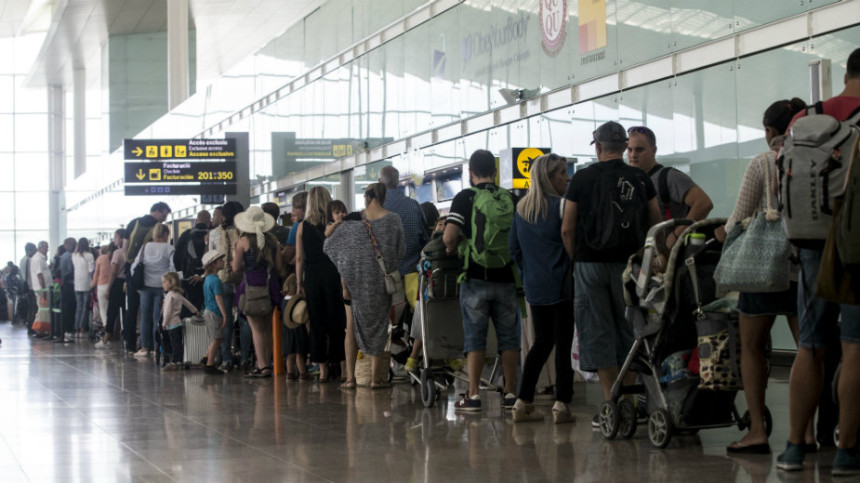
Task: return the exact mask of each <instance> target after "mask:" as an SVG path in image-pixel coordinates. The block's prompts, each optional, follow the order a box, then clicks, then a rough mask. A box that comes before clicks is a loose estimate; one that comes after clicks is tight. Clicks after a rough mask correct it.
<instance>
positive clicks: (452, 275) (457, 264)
mask: <svg viewBox="0 0 860 483" xmlns="http://www.w3.org/2000/svg"><path fill="white" fill-rule="evenodd" d="M419 264H420V268H421V270H420V272H419V276H418V303H417V304H416V306H415V310H416V312H417V313H418V317H417V318H418V321H417V323H418V324H420V327H421V331H422V333H423V340H424V347H423V351H424V354H423V357H424V359H423V362H422V364H421V367H420V369H419V373H418V374H415V373H412V372H409V373H408V374H409V377H410V378H411V379H412V381H413V383H415V384H419V385H420V387H421V402H422V403H423V404H424V407H426V408H431V407H433V404H434V403H435V401H436V399H437V398H438V397H439V395H440V394H441V391H446V390H447V389H448V387H450V386H451V385H452V384H453V382H454V379H459V380H461V381H465V382H468V378H467V377H464V375H463V373H462V372H460V371H459V370H455V368H452V367H450V366H449V365H448V364H446V363H445V360H446V359H448V360H450V359H461V358H462V357H463V344H464V335H463V316H462V313H461V312H460V297H459V294H460V291H459V285H458V283H457V279H458V277H459V276H460V274H461V273H462V268H463V262H462V261H461V260H460V259H459V258H457V256H456V255H454V256H448V255H446V253H445V245H444V244H443V243H442V237H441V236H438V235H437V236H435V237H434V238H433V239H432V240H431V241H430V243H428V244H427V246H426V247H424V250H423V251H422V252H421V259H420V261H419ZM491 325H492V324H491ZM487 338H488V341H487V354H492V353H495V352H496V346H497V343H496V342H495V340H496V339H495V332H494V330H493V328H492V327H490V330H489V332H488V337H487ZM499 363H500V362H499V358H496V360H495V363H494V364H493V366H492V369H491V372H490V375H489V377H488V378H486V379H483V378H482V379H481V388H482V389H488V390H491V391H499V390H500V388H498V387H496V386H495V385H494V384H493V383H492V382H491V381H494V380H495V379H496V375H497V374H498V370H499Z"/></svg>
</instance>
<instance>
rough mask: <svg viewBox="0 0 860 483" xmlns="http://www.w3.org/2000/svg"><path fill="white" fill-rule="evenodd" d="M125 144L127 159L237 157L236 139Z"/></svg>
mask: <svg viewBox="0 0 860 483" xmlns="http://www.w3.org/2000/svg"><path fill="white" fill-rule="evenodd" d="M123 144H124V148H125V149H124V150H125V159H126V160H142V159H144V158H147V159H160V160H169V159H177V158H178V159H189V158H195V159H199V160H201V161H207V160H210V159H211V160H217V159H234V158H235V157H236V140H235V139H126V140H124V141H123ZM339 147H340V148H341V151H343V153H342V154H343V155H349V154H352V145H343V146H339Z"/></svg>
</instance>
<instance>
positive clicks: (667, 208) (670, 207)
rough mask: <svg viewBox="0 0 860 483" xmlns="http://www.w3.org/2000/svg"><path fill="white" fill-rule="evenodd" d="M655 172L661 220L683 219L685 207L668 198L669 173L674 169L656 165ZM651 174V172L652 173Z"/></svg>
mask: <svg viewBox="0 0 860 483" xmlns="http://www.w3.org/2000/svg"><path fill="white" fill-rule="evenodd" d="M656 167H657V168H658V171H657V186H656V188H657V196H659V197H660V204H661V207H662V208H663V213H661V214H662V215H663V220H671V219H673V218H684V217H685V214H686V211H687V205H685V204H683V203H676V202H674V201H672V198H671V197H670V196H669V173H670V172H671V171H672V170H673V169H675V168H673V167H671V166H663V165H660V164H658V165H657V166H656ZM652 172H653V171H652Z"/></svg>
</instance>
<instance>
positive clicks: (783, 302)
mask: <svg viewBox="0 0 860 483" xmlns="http://www.w3.org/2000/svg"><path fill="white" fill-rule="evenodd" d="M738 312H740V313H742V314H744V315H749V316H762V315H784V316H786V317H794V316H796V315H797V282H791V285H790V286H789V287H788V290H783V291H782V292H773V293H746V292H741V293H740V295H739V296H738Z"/></svg>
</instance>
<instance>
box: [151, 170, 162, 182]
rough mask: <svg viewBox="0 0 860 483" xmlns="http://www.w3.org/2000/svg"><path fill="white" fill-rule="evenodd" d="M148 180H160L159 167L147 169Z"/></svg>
mask: <svg viewBox="0 0 860 483" xmlns="http://www.w3.org/2000/svg"><path fill="white" fill-rule="evenodd" d="M149 180H150V181H161V168H150V169H149Z"/></svg>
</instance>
